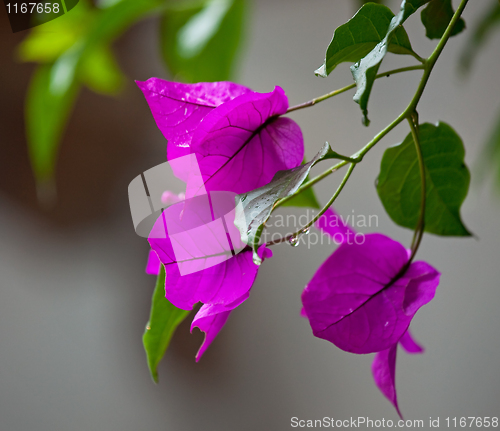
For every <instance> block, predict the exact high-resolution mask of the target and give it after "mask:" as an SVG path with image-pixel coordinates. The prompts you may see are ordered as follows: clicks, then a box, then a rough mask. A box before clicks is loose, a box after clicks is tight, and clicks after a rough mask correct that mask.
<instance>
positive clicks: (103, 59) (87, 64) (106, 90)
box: [80, 46, 125, 95]
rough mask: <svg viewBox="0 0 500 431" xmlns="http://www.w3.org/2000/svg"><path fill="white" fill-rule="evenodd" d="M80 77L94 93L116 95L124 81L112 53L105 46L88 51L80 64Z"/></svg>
mask: <svg viewBox="0 0 500 431" xmlns="http://www.w3.org/2000/svg"><path fill="white" fill-rule="evenodd" d="M80 73H81V79H82V81H83V82H85V84H86V85H87V86H88V87H89V88H90V89H91V90H93V91H95V92H96V93H100V94H107V95H116V94H118V93H119V92H120V91H121V90H122V88H123V84H124V82H125V77H124V75H123V73H122V71H121V69H120V66H118V64H117V62H116V60H115V58H114V56H113V53H112V52H111V50H110V49H108V48H106V47H105V46H97V47H96V48H95V49H93V50H92V51H90V52H89V53H88V55H87V56H86V57H85V59H84V61H83V62H82V64H81V72H80Z"/></svg>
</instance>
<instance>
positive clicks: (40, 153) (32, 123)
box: [19, 0, 165, 196]
mask: <svg viewBox="0 0 500 431" xmlns="http://www.w3.org/2000/svg"><path fill="white" fill-rule="evenodd" d="M164 7H165V3H164V1H163V0H121V1H120V2H119V3H115V4H114V5H113V6H110V7H108V8H107V9H102V10H100V11H94V12H93V13H92V15H89V13H88V10H87V9H86V6H85V2H83V1H81V2H80V3H78V5H77V6H76V7H75V8H74V10H72V11H71V13H67V14H65V15H64V16H62V17H60V18H58V19H57V20H54V21H53V22H51V23H47V24H44V26H43V28H47V27H46V26H51V27H49V29H50V28H52V30H54V31H55V30H57V29H59V30H61V31H62V40H61V41H60V42H57V43H56V44H55V46H54V47H53V49H52V50H51V48H50V47H49V45H50V44H51V43H52V42H53V40H54V38H53V35H47V34H46V33H45V32H44V31H42V30H38V29H37V30H36V31H35V30H34V31H33V32H32V33H31V34H30V36H29V37H28V39H27V41H26V43H25V44H24V45H22V46H21V48H20V51H19V55H20V57H21V58H22V59H24V60H27V61H39V62H46V61H48V62H52V61H53V62H54V63H53V64H50V63H49V64H47V65H44V66H41V67H39V68H38V69H37V71H36V72H35V75H34V76H33V79H32V83H31V84H30V90H29V92H28V97H27V100H26V134H27V139H28V146H29V154H30V159H31V164H32V166H33V172H34V174H35V178H36V180H37V187H38V189H39V190H44V189H46V188H47V187H46V185H47V184H53V175H54V170H55V164H56V158H57V150H58V147H59V144H60V139H61V136H62V133H63V130H64V127H65V125H66V121H67V120H68V118H69V115H70V112H71V110H72V106H73V104H74V102H75V99H76V95H77V93H78V89H79V88H80V84H81V82H82V81H83V82H85V83H86V84H87V85H88V86H89V87H90V88H92V89H93V90H95V91H98V92H100V93H107V94H114V93H116V92H117V91H119V89H120V86H121V83H122V81H123V78H122V75H121V72H120V70H119V68H118V66H117V65H116V62H115V61H114V59H113V58H112V57H111V54H110V52H109V50H108V48H107V46H108V45H109V44H110V43H111V42H112V40H113V39H114V38H116V37H117V36H118V35H119V34H120V33H121V32H122V31H124V30H125V29H126V28H127V27H128V26H130V25H131V24H132V23H133V22H134V21H137V20H138V19H141V18H143V17H144V16H145V15H147V14H149V13H152V12H155V11H158V10H160V9H163V8H164ZM69 17H71V19H70V18H69ZM60 20H62V21H60ZM56 22H57V24H56ZM45 47H49V50H48V51H47V52H45V53H43V49H44V48H45ZM38 50H42V52H40V51H38ZM39 196H41V195H39Z"/></svg>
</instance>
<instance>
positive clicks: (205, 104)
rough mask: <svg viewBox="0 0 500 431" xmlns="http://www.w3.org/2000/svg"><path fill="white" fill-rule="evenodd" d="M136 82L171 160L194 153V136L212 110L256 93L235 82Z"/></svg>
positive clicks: (161, 80) (153, 79) (152, 79)
mask: <svg viewBox="0 0 500 431" xmlns="http://www.w3.org/2000/svg"><path fill="white" fill-rule="evenodd" d="M136 83H137V85H138V87H139V88H140V89H141V90H142V92H143V93H144V96H145V97H146V101H147V102H148V105H149V108H150V109H151V113H152V114H153V118H154V119H155V121H156V125H157V126H158V128H159V129H160V131H161V132H162V133H163V136H165V139H167V160H172V159H176V158H178V157H182V156H185V155H187V154H190V153H191V150H190V146H191V140H192V138H193V134H194V132H195V130H196V129H197V128H198V126H199V124H200V122H201V120H203V118H205V116H206V115H207V114H208V113H209V112H210V111H212V110H213V109H214V108H216V107H217V106H219V105H221V104H222V103H224V102H228V101H229V100H231V99H234V98H235V97H237V96H240V95H242V94H245V93H249V92H251V91H252V90H250V89H249V88H247V87H244V86H243V85H239V84H235V83H233V82H201V83H197V84H183V83H180V82H170V81H165V80H163V79H159V78H150V79H148V80H147V81H144V82H141V81H136Z"/></svg>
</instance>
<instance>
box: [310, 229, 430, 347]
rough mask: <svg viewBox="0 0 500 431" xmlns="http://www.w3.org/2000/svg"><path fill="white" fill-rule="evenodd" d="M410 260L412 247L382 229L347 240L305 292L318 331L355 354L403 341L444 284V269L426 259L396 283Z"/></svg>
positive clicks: (417, 263)
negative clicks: (441, 271)
mask: <svg viewBox="0 0 500 431" xmlns="http://www.w3.org/2000/svg"><path fill="white" fill-rule="evenodd" d="M407 260H408V255H407V251H406V249H405V248H404V247H403V246H402V245H401V244H399V243H398V242H396V241H394V240H392V239H390V238H388V237H386V236H384V235H381V234H368V235H365V242H364V243H363V244H352V245H348V244H346V243H344V244H342V245H341V246H340V247H339V248H338V249H337V250H336V251H335V252H334V253H333V254H332V255H331V256H330V257H329V258H328V259H327V260H326V261H325V262H324V263H323V265H322V266H321V267H320V268H319V269H318V271H317V272H316V274H315V275H314V277H313V279H312V280H311V281H310V283H309V284H308V285H307V287H306V289H305V290H304V292H303V294H302V301H303V304H304V308H305V312H306V314H307V317H308V318H309V322H310V324H311V327H312V330H313V333H314V335H316V336H317V337H319V338H324V339H326V340H328V341H331V342H332V343H333V344H335V345H336V346H338V347H339V348H341V349H342V350H346V351H348V352H352V353H372V352H379V351H381V350H385V349H387V348H389V347H391V346H392V345H393V344H395V343H397V342H398V341H399V339H400V338H401V337H402V335H403V334H404V333H405V332H406V330H407V329H408V326H409V325H410V322H411V319H412V318H413V316H414V315H415V313H416V312H417V310H418V309H419V308H420V307H421V306H422V305H424V304H426V303H427V302H429V301H430V300H431V299H432V298H433V297H434V293H435V290H436V287H437V285H438V283H439V273H438V272H437V271H436V270H435V269H434V268H432V267H431V266H430V265H428V264H427V263H425V262H414V263H412V264H411V265H410V267H409V268H408V270H407V271H406V273H405V274H404V275H403V276H401V277H400V278H399V279H398V280H396V281H394V282H393V279H394V277H395V276H396V275H397V274H398V272H399V271H400V270H401V268H402V267H403V266H404V265H405V263H406V262H407ZM391 283H392V284H391Z"/></svg>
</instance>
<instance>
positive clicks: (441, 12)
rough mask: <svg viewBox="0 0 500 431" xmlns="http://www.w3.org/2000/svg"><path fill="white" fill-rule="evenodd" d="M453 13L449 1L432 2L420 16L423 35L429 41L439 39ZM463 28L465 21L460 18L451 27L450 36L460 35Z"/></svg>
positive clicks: (433, 0) (435, 0) (434, 0)
mask: <svg viewBox="0 0 500 431" xmlns="http://www.w3.org/2000/svg"><path fill="white" fill-rule="evenodd" d="M453 13H454V11H453V6H452V4H451V0H432V1H431V2H430V3H429V4H428V5H427V6H426V7H425V9H423V10H422V13H421V14H420V16H421V19H422V24H424V27H425V35H426V36H427V37H428V38H429V39H441V37H442V36H443V34H444V32H445V30H446V27H448V24H449V23H450V21H451V18H453ZM464 28H465V21H464V20H463V19H462V18H460V19H459V20H458V21H457V23H456V24H455V26H454V27H453V30H452V32H451V36H455V35H456V34H458V33H460V32H461V31H462V30H463V29H464Z"/></svg>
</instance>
